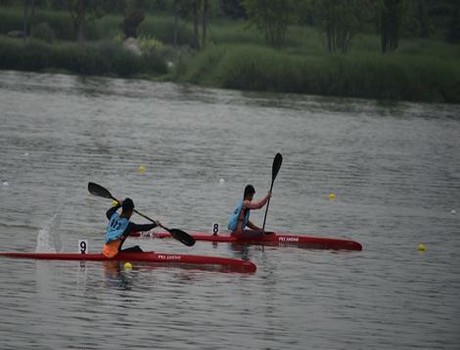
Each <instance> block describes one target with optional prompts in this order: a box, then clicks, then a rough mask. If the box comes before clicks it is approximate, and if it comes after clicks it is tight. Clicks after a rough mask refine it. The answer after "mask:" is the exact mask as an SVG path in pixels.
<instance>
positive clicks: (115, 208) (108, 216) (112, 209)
mask: <svg viewBox="0 0 460 350" xmlns="http://www.w3.org/2000/svg"><path fill="white" fill-rule="evenodd" d="M120 207H121V204H120V202H117V204H116V205H115V206H114V207H112V208H110V209H109V210H107V212H106V213H105V215H106V216H107V219H109V220H110V218H111V217H112V215H113V214H114V213H115V212H116V211H117V210H118V209H120Z"/></svg>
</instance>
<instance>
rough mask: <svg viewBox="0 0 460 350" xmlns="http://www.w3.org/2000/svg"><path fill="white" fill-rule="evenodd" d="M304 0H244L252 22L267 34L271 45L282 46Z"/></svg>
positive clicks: (266, 37)
mask: <svg viewBox="0 0 460 350" xmlns="http://www.w3.org/2000/svg"><path fill="white" fill-rule="evenodd" d="M301 2H302V1H295V0H243V6H244V8H245V9H246V13H247V15H248V18H249V20H250V22H251V23H252V24H253V25H255V26H256V27H257V28H259V29H260V30H262V31H263V32H264V34H265V41H266V43H267V44H268V45H269V46H272V47H276V48H281V47H282V46H283V45H284V44H285V41H286V33H287V29H288V25H289V23H290V21H291V20H292V17H293V15H294V13H295V9H296V8H297V7H298V5H299V3H301Z"/></svg>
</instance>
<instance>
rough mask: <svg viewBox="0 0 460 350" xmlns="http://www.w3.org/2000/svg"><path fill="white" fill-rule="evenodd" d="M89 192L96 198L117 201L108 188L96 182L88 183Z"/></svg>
mask: <svg viewBox="0 0 460 350" xmlns="http://www.w3.org/2000/svg"><path fill="white" fill-rule="evenodd" d="M88 191H89V192H90V193H91V194H92V195H95V196H98V197H102V198H108V199H113V200H116V199H115V198H114V197H113V196H112V195H111V194H110V192H109V190H107V189H106V188H104V187H102V186H101V185H98V184H96V183H94V182H88Z"/></svg>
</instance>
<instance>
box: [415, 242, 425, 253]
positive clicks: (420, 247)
mask: <svg viewBox="0 0 460 350" xmlns="http://www.w3.org/2000/svg"><path fill="white" fill-rule="evenodd" d="M417 250H418V251H419V252H424V251H425V250H426V248H425V245H424V244H422V243H420V244H419V245H418V248H417Z"/></svg>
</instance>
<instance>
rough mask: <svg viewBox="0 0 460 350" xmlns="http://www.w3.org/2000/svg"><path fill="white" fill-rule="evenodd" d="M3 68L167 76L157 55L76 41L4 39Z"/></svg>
mask: <svg viewBox="0 0 460 350" xmlns="http://www.w3.org/2000/svg"><path fill="white" fill-rule="evenodd" d="M0 67H1V68H2V69H11V70H25V71H43V70H49V69H58V70H64V71H68V72H71V73H76V74H85V75H115V76H121V77H132V76H149V75H159V74H165V73H166V72H167V67H166V64H165V63H164V61H163V60H162V59H160V58H159V57H157V56H155V55H143V56H138V55H136V54H134V53H132V52H130V51H128V50H126V49H124V48H123V47H122V46H121V45H120V44H116V43H114V42H109V41H108V42H93V43H88V44H86V45H84V46H83V47H81V46H79V45H78V44H76V43H73V42H60V43H54V44H48V43H45V42H43V41H35V40H31V41H30V42H28V43H24V42H23V40H20V39H11V38H5V37H0Z"/></svg>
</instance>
